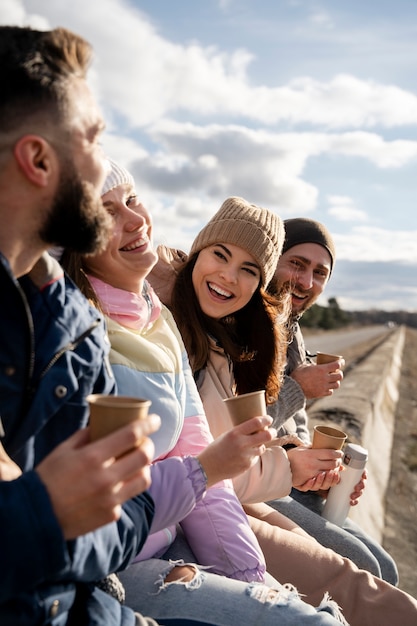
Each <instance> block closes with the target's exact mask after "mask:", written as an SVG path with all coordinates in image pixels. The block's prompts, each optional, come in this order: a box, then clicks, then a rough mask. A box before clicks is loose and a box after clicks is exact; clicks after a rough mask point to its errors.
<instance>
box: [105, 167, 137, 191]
mask: <svg viewBox="0 0 417 626" xmlns="http://www.w3.org/2000/svg"><path fill="white" fill-rule="evenodd" d="M107 166H108V174H107V176H106V180H105V181H104V185H103V189H102V190H101V195H102V196H104V194H105V193H107V192H108V191H111V190H112V189H116V187H118V186H119V185H123V184H125V183H126V184H128V185H132V187H134V186H135V181H134V179H133V176H132V174H131V173H130V172H128V171H127V170H126V169H125V168H124V167H122V166H121V165H118V164H117V163H116V162H115V161H112V160H111V159H107Z"/></svg>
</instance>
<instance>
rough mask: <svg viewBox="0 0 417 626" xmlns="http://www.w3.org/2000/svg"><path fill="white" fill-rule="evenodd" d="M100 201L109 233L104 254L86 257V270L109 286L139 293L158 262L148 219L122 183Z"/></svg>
mask: <svg viewBox="0 0 417 626" xmlns="http://www.w3.org/2000/svg"><path fill="white" fill-rule="evenodd" d="M102 201H103V204H104V207H105V208H106V210H107V212H108V213H109V215H110V216H111V217H112V219H113V224H114V228H113V234H112V237H111V239H110V241H109V243H108V246H107V248H106V249H105V250H104V252H102V253H101V254H97V255H95V256H92V257H87V258H86V260H85V263H86V269H87V271H88V272H89V273H90V274H92V275H93V276H96V277H97V278H100V279H101V280H103V281H104V282H107V283H108V284H110V285H112V286H113V287H117V288H119V289H125V290H126V291H132V292H135V293H138V292H139V293H140V292H141V291H142V287H143V281H144V279H145V278H146V276H147V275H148V274H149V272H150V271H151V269H152V268H153V266H154V265H155V263H156V262H157V260H158V257H157V254H156V252H155V251H154V249H153V247H152V220H151V216H150V214H149V212H148V211H147V209H145V207H144V206H143V205H142V204H141V203H140V201H139V199H138V197H137V195H136V192H135V190H134V189H133V187H132V186H131V185H129V184H126V183H125V184H123V185H119V187H116V188H115V189H112V190H110V191H108V192H107V193H106V194H104V195H103V196H102Z"/></svg>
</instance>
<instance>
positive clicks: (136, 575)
mask: <svg viewBox="0 0 417 626" xmlns="http://www.w3.org/2000/svg"><path fill="white" fill-rule="evenodd" d="M182 565H185V568H184V569H187V570H191V571H192V575H191V576H190V577H189V578H188V579H187V580H181V579H178V580H173V581H172V582H167V580H166V579H167V577H168V579H169V577H170V576H172V574H175V568H177V567H181V566H182ZM182 569H183V568H181V570H180V571H182ZM119 576H120V579H121V581H122V582H123V584H124V586H125V589H126V604H127V605H128V606H130V607H131V608H132V609H134V610H135V611H140V612H141V613H143V614H146V615H150V616H152V617H153V618H154V619H156V620H158V622H160V623H162V624H163V621H164V619H168V620H169V619H174V620H175V619H176V620H178V623H181V620H184V622H183V623H187V622H186V620H187V619H188V620H195V621H196V622H201V624H206V625H211V626H234V625H236V626H241V625H242V624H245V625H246V624H247V625H248V626H253V625H255V624H256V625H260V626H263V625H265V626H266V625H271V626H272V625H277V624H279V626H290V625H291V626H299V625H300V624H303V626H304V624H307V625H310V624H311V626H316V625H317V626H319V625H320V626H340V624H341V623H342V624H347V622H346V620H345V619H344V618H343V617H342V615H341V613H340V610H339V608H338V607H337V605H336V604H335V603H334V602H332V601H331V600H330V599H329V598H327V597H325V598H323V601H322V602H321V604H320V606H319V607H318V608H317V609H315V608H313V607H312V606H310V605H309V604H307V603H305V602H303V601H302V600H301V599H300V597H299V595H298V592H297V591H296V589H295V588H294V587H291V586H288V585H285V586H284V585H281V584H279V583H277V582H274V585H273V588H272V587H268V586H266V585H263V584H261V583H245V582H241V581H238V580H232V579H230V578H226V577H224V576H219V575H217V574H211V573H210V572H208V571H207V569H205V568H201V567H199V566H197V565H194V564H184V561H164V560H162V559H149V560H148V561H143V562H138V563H134V564H132V565H131V566H130V567H129V568H128V569H127V570H125V571H124V572H120V574H119Z"/></svg>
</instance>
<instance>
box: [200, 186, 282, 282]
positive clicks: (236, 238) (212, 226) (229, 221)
mask: <svg viewBox="0 0 417 626" xmlns="http://www.w3.org/2000/svg"><path fill="white" fill-rule="evenodd" d="M284 236H285V232H284V225H283V222H282V220H281V218H280V217H278V215H276V214H275V213H272V211H269V210H268V209H263V208H262V207H259V206H256V205H255V204H249V202H247V201H246V200H244V199H243V198H238V197H232V198H227V200H225V201H224V202H223V204H222V206H221V207H220V209H219V210H218V211H217V213H216V214H215V215H214V216H213V217H212V218H211V220H210V221H209V222H208V223H207V224H206V226H204V228H203V229H202V230H201V231H200V232H199V234H198V235H197V237H196V238H195V240H194V242H193V244H192V246H191V250H190V256H192V255H193V254H195V253H196V252H200V250H202V249H203V248H207V247H208V246H211V245H213V244H215V243H231V244H234V245H235V246H239V247H240V248H243V249H244V250H246V251H247V252H249V254H251V255H252V256H253V257H254V259H255V260H256V262H257V263H258V264H259V267H260V270H261V275H262V279H261V286H265V285H267V284H268V283H269V281H270V280H271V278H272V276H273V275H274V272H275V269H276V266H277V263H278V258H279V255H280V254H281V249H282V244H283V242H284Z"/></svg>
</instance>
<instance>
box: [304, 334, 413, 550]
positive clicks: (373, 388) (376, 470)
mask: <svg viewBox="0 0 417 626" xmlns="http://www.w3.org/2000/svg"><path fill="white" fill-rule="evenodd" d="M404 339H405V329H404V327H399V328H398V329H397V330H396V331H394V332H393V333H392V334H390V335H389V337H388V338H387V339H386V341H384V343H383V344H382V345H380V346H379V347H378V348H376V349H375V350H374V351H373V352H372V353H371V354H370V355H369V356H368V357H367V358H366V359H365V360H364V361H362V362H361V363H358V365H357V366H356V367H355V368H354V369H353V370H351V371H350V372H349V373H348V374H347V375H346V377H345V379H344V381H343V383H342V385H341V387H340V389H338V391H337V392H335V393H334V394H333V395H332V396H328V397H326V398H321V399H320V400H318V401H316V402H315V403H314V404H313V405H312V406H311V407H310V408H309V409H308V415H309V424H310V427H311V429H313V427H314V426H315V425H316V424H329V425H331V424H334V425H335V426H339V427H340V428H341V429H342V430H344V431H345V432H346V433H347V434H348V441H351V442H353V443H359V444H360V445H362V446H364V447H365V448H367V449H368V452H369V457H368V466H367V468H368V476H369V478H368V481H367V485H366V490H365V492H364V495H363V496H362V498H361V499H360V501H359V504H358V505H357V506H356V507H353V508H352V509H351V511H350V514H349V516H350V517H351V518H352V519H353V520H355V521H356V522H357V523H358V524H359V525H360V526H361V527H362V528H363V529H364V530H365V531H366V532H367V533H368V534H369V535H371V536H372V537H374V538H375V539H376V540H377V541H379V542H382V537H383V531H384V519H385V493H386V490H387V486H388V480H389V476H390V468H391V448H392V442H393V436H394V420H395V407H396V404H397V400H398V383H399V379H400V375H401V362H402V354H403V348H404Z"/></svg>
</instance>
